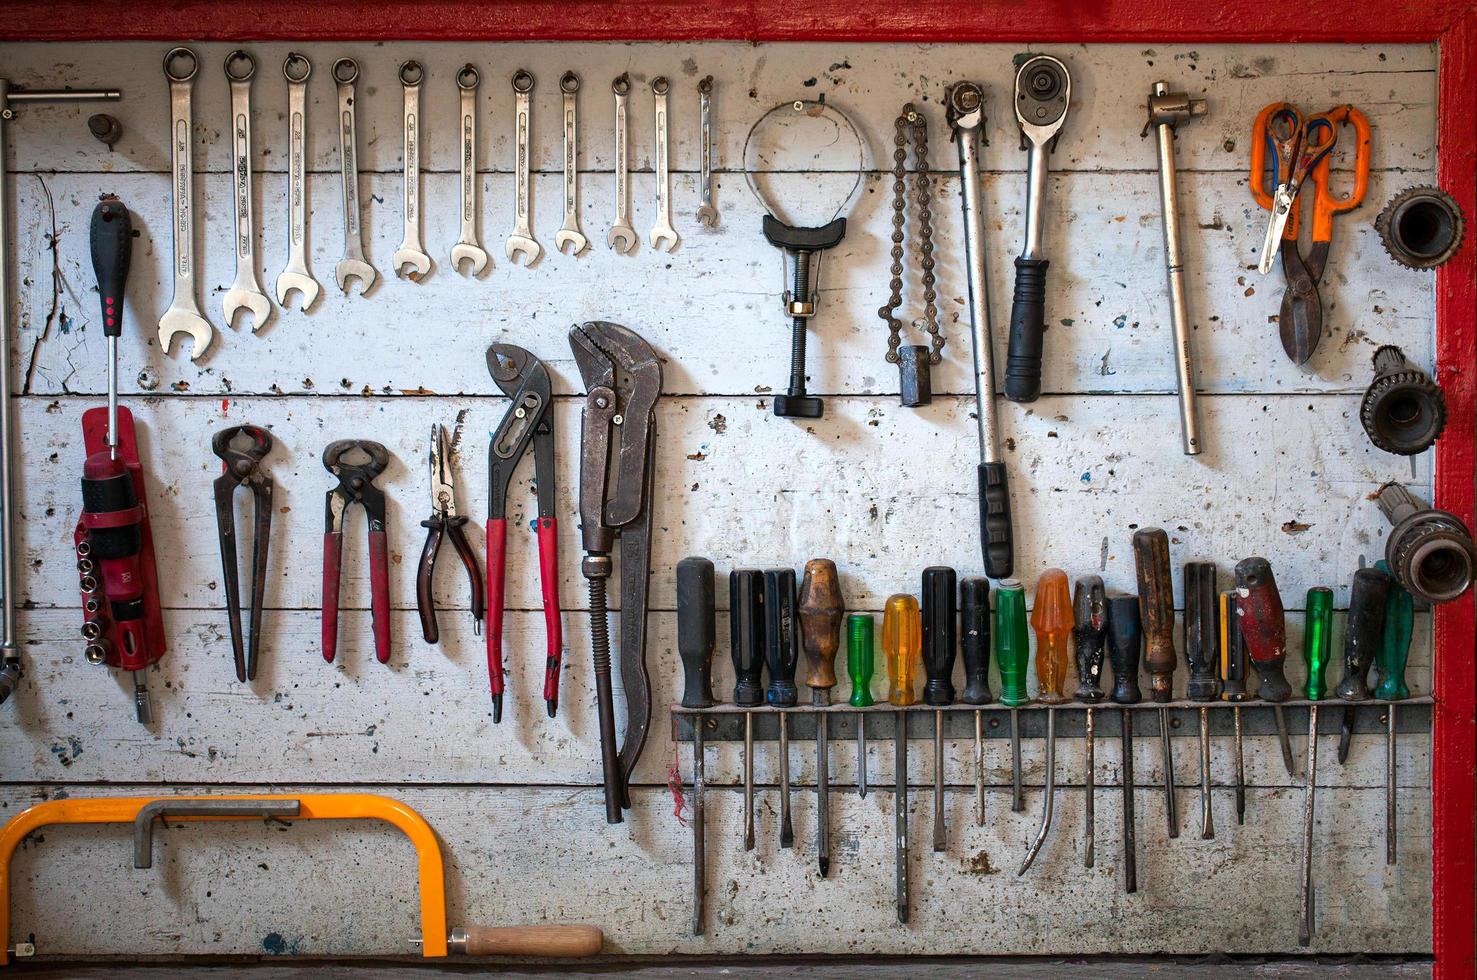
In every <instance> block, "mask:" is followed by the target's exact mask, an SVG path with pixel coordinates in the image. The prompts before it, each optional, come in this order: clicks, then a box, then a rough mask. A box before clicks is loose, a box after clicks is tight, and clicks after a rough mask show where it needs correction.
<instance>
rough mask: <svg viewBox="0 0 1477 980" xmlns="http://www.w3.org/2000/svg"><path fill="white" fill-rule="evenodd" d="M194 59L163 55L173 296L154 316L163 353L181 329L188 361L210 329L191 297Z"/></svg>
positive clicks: (177, 52) (186, 53) (206, 343)
mask: <svg viewBox="0 0 1477 980" xmlns="http://www.w3.org/2000/svg"><path fill="white" fill-rule="evenodd" d="M199 69H200V63H199V61H198V60H197V59H196V58H195V52H193V51H191V50H190V49H189V48H170V49H169V51H168V53H166V54H165V55H164V77H165V78H167V79H168V80H169V117H170V118H169V129H170V133H169V136H170V138H169V162H170V174H171V181H172V184H173V186H172V192H173V196H174V299H172V300H171V301H170V303H169V309H167V310H165V311H164V315H163V316H161V317H160V318H159V345H160V346H161V347H163V348H164V353H166V354H168V353H169V352H170V349H171V348H173V347H174V338H175V337H176V336H178V335H179V334H182V333H187V334H189V335H190V338H191V339H192V340H194V342H195V347H194V350H192V351H191V352H190V359H191V360H194V361H198V360H200V358H201V357H203V356H204V354H205V352H206V350H208V349H209V348H210V342H211V341H212V340H214V339H215V328H214V327H212V326H211V325H210V321H209V320H207V319H205V317H204V316H203V315H202V314H201V313H200V306H199V304H198V302H197V301H196V299H195V286H196V283H195V189H194V186H193V183H192V182H193V179H194V153H193V150H192V147H191V145H190V144H191V140H192V138H193V137H192V133H191V120H190V90H191V89H192V88H193V87H194V84H195V73H196V72H197V71H199Z"/></svg>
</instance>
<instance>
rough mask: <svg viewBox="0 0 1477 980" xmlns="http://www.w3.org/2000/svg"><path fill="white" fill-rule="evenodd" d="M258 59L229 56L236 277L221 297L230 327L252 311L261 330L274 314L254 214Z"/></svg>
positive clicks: (255, 328) (244, 54) (234, 53)
mask: <svg viewBox="0 0 1477 980" xmlns="http://www.w3.org/2000/svg"><path fill="white" fill-rule="evenodd" d="M255 74H256V59H255V58H253V57H252V56H251V55H250V54H248V53H247V52H245V51H239V50H238V51H232V52H231V53H230V54H228V55H226V81H227V82H228V83H229V84H230V86H231V163H232V168H233V170H232V173H233V180H232V187H231V192H232V194H233V196H234V197H235V203H236V280H235V281H234V282H233V283H231V288H230V289H228V290H226V293H225V295H224V296H222V297H221V313H222V315H223V316H224V317H225V322H226V325H227V326H232V325H234V323H235V321H236V314H237V313H240V312H241V311H242V310H246V311H247V312H248V313H250V314H251V329H252V332H253V333H260V332H261V329H262V327H265V326H266V325H267V321H268V320H269V319H271V317H272V301H271V300H269V299H267V294H266V293H264V292H262V287H261V284H260V283H259V282H258V281H257V278H256V222H255V221H253V220H252V213H251V197H252V194H251V79H252V76H254V75H255Z"/></svg>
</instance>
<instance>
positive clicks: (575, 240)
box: [554, 71, 590, 255]
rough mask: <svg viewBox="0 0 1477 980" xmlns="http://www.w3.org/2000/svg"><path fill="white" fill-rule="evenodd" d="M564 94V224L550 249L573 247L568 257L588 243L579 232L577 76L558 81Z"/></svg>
mask: <svg viewBox="0 0 1477 980" xmlns="http://www.w3.org/2000/svg"><path fill="white" fill-rule="evenodd" d="M559 91H560V92H563V93H564V224H563V225H562V226H561V227H560V229H559V233H558V234H557V235H555V236H554V247H555V248H557V249H558V250H559V251H561V252H563V251H564V246H566V245H573V246H574V249H573V251H571V252H568V253H567V254H569V255H578V254H580V253H581V252H583V251H584V250H585V249H587V248H589V247H590V240H589V239H588V238H586V237H585V236H584V233H583V232H581V231H580V190H579V121H578V116H577V115H576V112H577V109H576V105H575V103H576V102H577V101H578V99H579V91H580V77H579V76H578V75H576V74H575V73H574V72H572V71H567V72H565V73H564V75H563V76H562V77H561V78H560V79H559Z"/></svg>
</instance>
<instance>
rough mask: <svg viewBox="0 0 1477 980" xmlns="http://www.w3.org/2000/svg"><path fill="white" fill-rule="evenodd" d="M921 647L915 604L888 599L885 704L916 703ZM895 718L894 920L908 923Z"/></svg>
mask: <svg viewBox="0 0 1477 980" xmlns="http://www.w3.org/2000/svg"><path fill="white" fill-rule="evenodd" d="M922 646H923V628H922V624H921V623H920V621H919V614H918V600H917V599H915V598H913V597H912V596H910V595H894V596H889V597H888V599H887V605H885V606H884V607H883V609H882V653H883V655H884V656H886V657H887V678H888V691H887V702H888V704H892V705H895V706H897V707H899V708H905V707H907V706H908V705H910V704H917V703H918V694H917V692H916V691H914V689H913V682H914V680H915V679H916V678H917V676H918V653H919V651H920V650H921V649H922ZM894 714H895V715H896V721H895V725H896V727H895V728H894V729H893V736H892V746H893V779H894V786H895V787H896V788H895V791H894V795H893V808H894V810H895V811H896V814H895V815H896V818H897V830H896V833H895V834H894V835H893V838H894V844H893V846H894V859H895V861H896V863H897V920H898V921H899V922H907V921H908V713H907V712H906V711H898V712H894Z"/></svg>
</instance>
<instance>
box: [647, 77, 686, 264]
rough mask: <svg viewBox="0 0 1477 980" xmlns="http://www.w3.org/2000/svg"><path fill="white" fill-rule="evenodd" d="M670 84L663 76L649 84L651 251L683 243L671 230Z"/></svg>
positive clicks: (673, 249) (673, 230) (667, 248)
mask: <svg viewBox="0 0 1477 980" xmlns="http://www.w3.org/2000/svg"><path fill="white" fill-rule="evenodd" d="M670 88H671V83H670V82H668V81H667V76H666V75H658V76H657V77H656V78H653V79H652V80H651V94H652V96H653V97H654V99H655V102H656V224H654V225H652V226H651V247H652V248H655V249H660V250H661V251H663V252H672V251H675V250H676V248H677V244H678V243H679V242H681V241H682V239H681V238H680V237H678V235H677V231H676V229H674V228H673V227H672V173H671V170H670V166H671V161H670V160H669V159H668V155H669V152H670V147H669V146H668V142H667V92H668V90H669V89H670Z"/></svg>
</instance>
